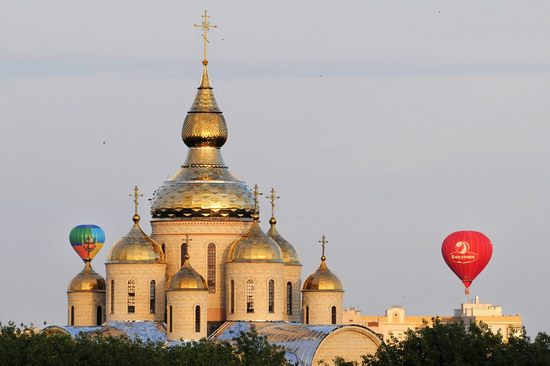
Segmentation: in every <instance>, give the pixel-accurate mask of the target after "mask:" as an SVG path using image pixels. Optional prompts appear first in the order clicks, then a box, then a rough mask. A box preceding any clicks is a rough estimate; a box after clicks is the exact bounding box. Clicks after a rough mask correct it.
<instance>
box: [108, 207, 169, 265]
mask: <svg viewBox="0 0 550 366" xmlns="http://www.w3.org/2000/svg"><path fill="white" fill-rule="evenodd" d="M133 220H134V226H132V229H130V232H129V233H128V234H127V235H126V236H123V237H122V238H121V239H119V240H118V241H117V242H116V243H115V245H113V247H112V248H111V251H110V252H109V257H108V258H107V263H136V262H139V263H165V258H164V253H163V252H162V249H161V247H160V246H159V245H158V244H157V242H156V241H154V240H153V239H151V238H149V237H148V236H147V234H145V233H144V232H143V230H141V227H140V226H139V215H137V214H135V215H134V217H133Z"/></svg>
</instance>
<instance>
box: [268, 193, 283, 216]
mask: <svg viewBox="0 0 550 366" xmlns="http://www.w3.org/2000/svg"><path fill="white" fill-rule="evenodd" d="M265 198H267V199H268V200H270V201H271V217H275V200H278V199H279V198H281V197H279V196H275V188H271V196H266V197H265Z"/></svg>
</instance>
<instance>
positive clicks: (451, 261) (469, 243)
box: [441, 231, 493, 295]
mask: <svg viewBox="0 0 550 366" xmlns="http://www.w3.org/2000/svg"><path fill="white" fill-rule="evenodd" d="M441 254H443V259H444V260H445V262H446V263H447V265H448V266H449V268H450V269H451V270H452V271H453V272H454V273H455V274H456V275H457V276H458V278H460V280H461V281H462V283H464V286H465V287H466V289H465V291H464V292H465V294H466V295H468V294H469V293H470V285H471V284H472V281H473V280H474V279H475V278H476V277H477V275H479V274H480V273H481V271H483V269H484V268H485V266H486V265H487V263H489V260H490V259H491V255H492V254H493V245H492V244H491V240H489V238H488V237H486V236H485V235H483V234H482V233H480V232H477V231H457V232H455V233H452V234H450V235H449V236H447V237H446V238H445V240H443V245H441Z"/></svg>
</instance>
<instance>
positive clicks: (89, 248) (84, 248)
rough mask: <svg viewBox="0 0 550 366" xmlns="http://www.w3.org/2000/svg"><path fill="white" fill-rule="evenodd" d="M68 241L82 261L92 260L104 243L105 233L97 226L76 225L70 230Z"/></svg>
mask: <svg viewBox="0 0 550 366" xmlns="http://www.w3.org/2000/svg"><path fill="white" fill-rule="evenodd" d="M69 241H70V242H71V246H72V247H73V249H74V250H75V251H76V253H77V254H78V255H79V256H80V258H82V260H83V261H86V259H90V260H92V259H93V258H94V257H95V255H96V254H97V252H99V250H100V249H101V248H102V247H103V243H105V232H104V231H103V229H102V228H100V227H99V226H97V225H78V226H75V227H74V228H73V229H72V230H71V233H70V234H69Z"/></svg>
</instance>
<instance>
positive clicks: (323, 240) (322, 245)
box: [319, 235, 328, 257]
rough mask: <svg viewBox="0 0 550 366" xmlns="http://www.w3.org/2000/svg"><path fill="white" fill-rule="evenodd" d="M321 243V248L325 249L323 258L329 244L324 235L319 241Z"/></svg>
mask: <svg viewBox="0 0 550 366" xmlns="http://www.w3.org/2000/svg"><path fill="white" fill-rule="evenodd" d="M319 243H321V247H322V248H323V257H324V256H325V245H327V244H328V240H327V238H326V237H325V236H324V235H323V236H322V237H321V240H319Z"/></svg>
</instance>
